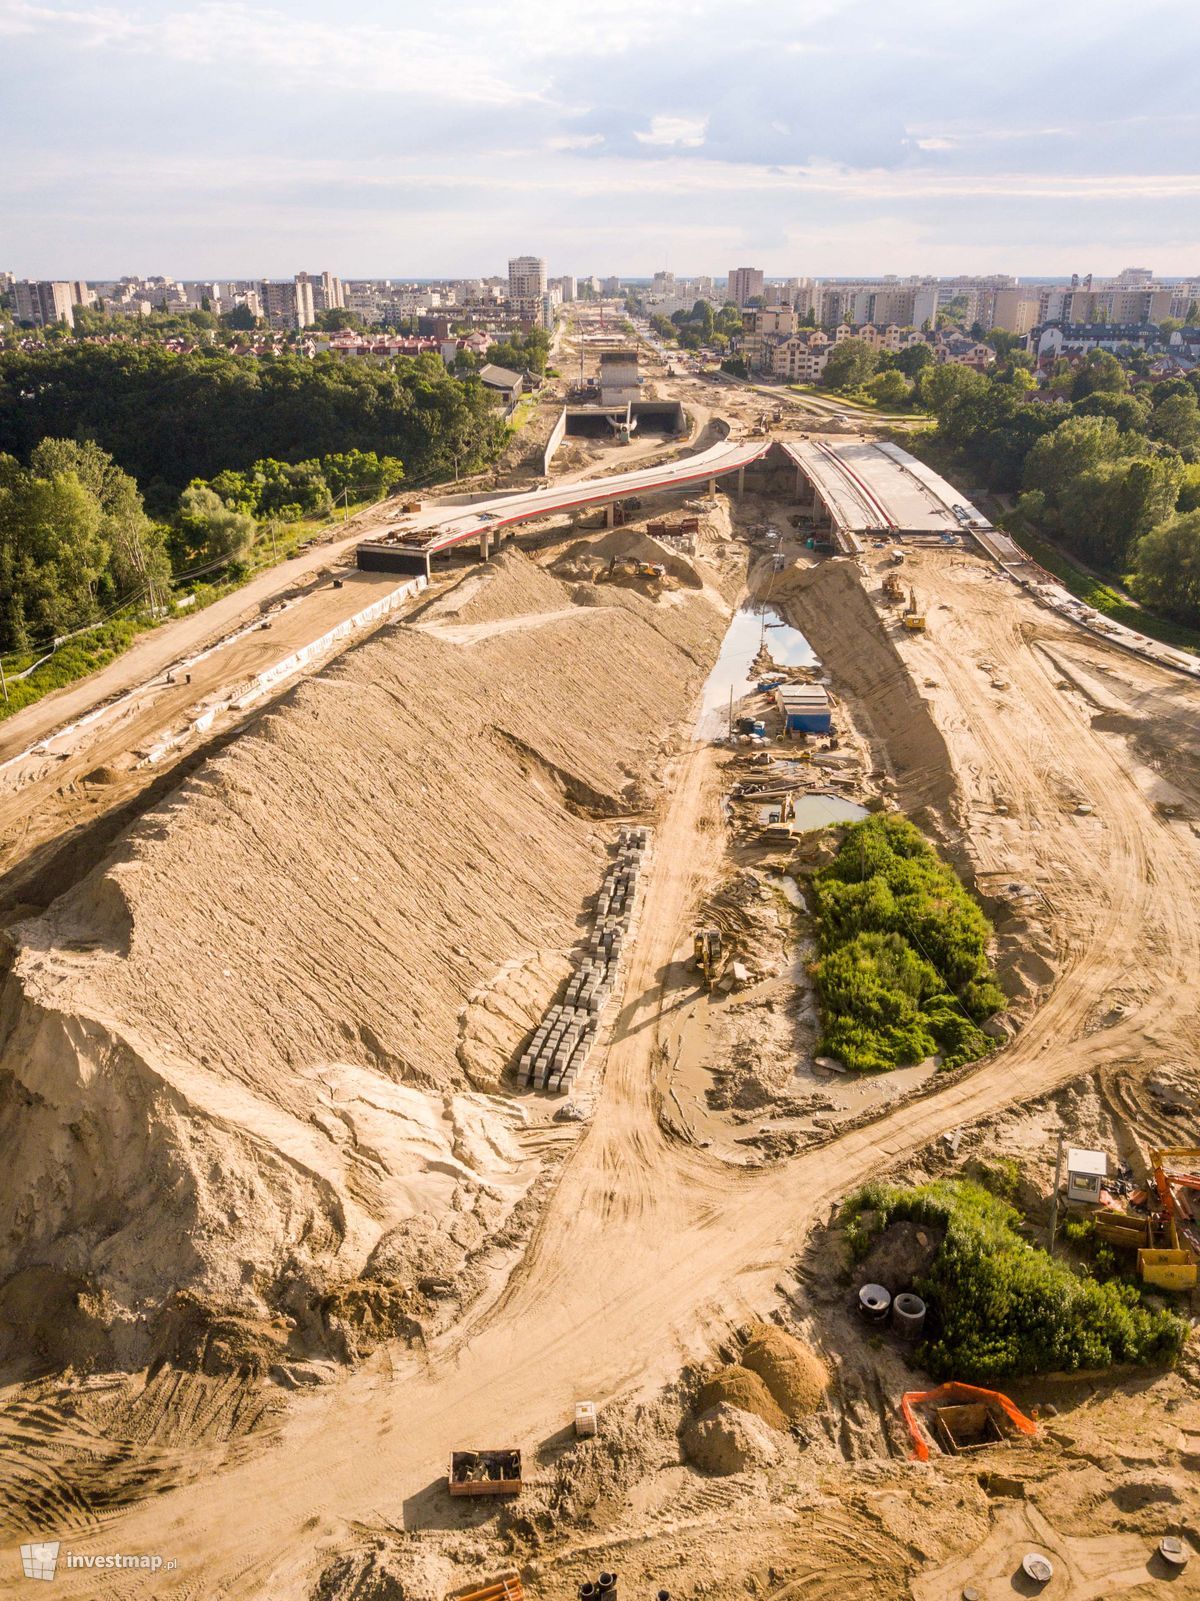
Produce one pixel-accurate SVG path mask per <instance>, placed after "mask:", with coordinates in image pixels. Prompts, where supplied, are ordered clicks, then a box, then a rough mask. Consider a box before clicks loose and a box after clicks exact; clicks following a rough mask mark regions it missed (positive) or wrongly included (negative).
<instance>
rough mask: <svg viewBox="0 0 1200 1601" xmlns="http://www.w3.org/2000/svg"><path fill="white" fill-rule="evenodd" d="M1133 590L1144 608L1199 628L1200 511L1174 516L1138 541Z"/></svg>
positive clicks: (1134, 554)
mask: <svg viewBox="0 0 1200 1601" xmlns="http://www.w3.org/2000/svg"><path fill="white" fill-rule="evenodd" d="M1130 587H1131V588H1132V590H1133V593H1134V594H1135V595H1136V596H1137V598H1138V600H1140V601H1141V602H1142V604H1143V605H1145V606H1149V607H1150V608H1151V609H1152V610H1154V611H1158V612H1162V613H1163V615H1164V616H1166V617H1174V618H1175V619H1176V620H1177V621H1179V622H1181V623H1188V624H1190V625H1191V626H1192V627H1197V626H1200V510H1196V511H1189V512H1186V513H1185V514H1184V515H1183V516H1181V517H1171V518H1169V519H1167V520H1166V521H1165V522H1162V523H1159V524H1158V526H1157V527H1156V528H1152V529H1151V530H1150V532H1149V533H1147V534H1144V535H1143V536H1142V538H1141V539H1139V540H1138V542H1137V544H1136V545H1135V546H1134V548H1133V576H1132V578H1131V579H1130Z"/></svg>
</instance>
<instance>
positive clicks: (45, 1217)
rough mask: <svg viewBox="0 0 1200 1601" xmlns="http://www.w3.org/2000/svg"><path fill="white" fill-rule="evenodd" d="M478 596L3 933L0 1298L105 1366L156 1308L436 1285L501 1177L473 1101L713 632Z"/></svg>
mask: <svg viewBox="0 0 1200 1601" xmlns="http://www.w3.org/2000/svg"><path fill="white" fill-rule="evenodd" d="M485 578H486V581H484V582H480V583H479V584H477V585H475V586H474V588H473V590H472V592H471V593H470V594H468V595H466V596H465V597H460V598H461V599H462V605H461V607H460V610H459V614H458V615H457V616H454V617H451V616H444V617H443V619H442V620H441V621H439V619H438V618H437V617H436V616H434V617H432V618H431V617H430V616H429V615H428V614H427V615H426V617H425V618H423V619H420V620H419V621H418V623H417V625H416V626H413V625H411V624H400V625H396V626H393V627H390V628H387V629H385V630H383V631H381V632H380V633H378V634H376V635H375V636H373V637H372V638H371V639H370V640H368V641H367V642H365V643H364V644H363V645H362V646H360V647H358V648H357V649H355V650H352V651H350V652H348V653H346V654H345V655H343V656H342V657H341V658H339V659H338V660H337V661H336V662H335V663H333V664H331V665H330V666H329V667H327V668H325V669H324V670H323V671H322V672H321V673H320V674H319V675H318V676H317V677H315V678H313V679H311V680H308V681H307V682H305V683H304V684H302V685H300V686H299V687H298V688H297V689H296V691H295V692H294V693H293V694H292V695H290V696H289V697H287V699H286V700H285V701H284V702H283V703H282V705H281V706H280V707H279V708H278V709H277V710H275V711H272V712H271V713H269V714H266V715H264V716H263V717H262V718H261V719H260V720H259V721H258V723H257V724H255V725H253V727H252V728H251V729H250V730H249V731H247V733H245V734H244V735H243V736H242V737H241V738H240V739H238V740H237V741H236V742H235V743H234V744H232V745H231V746H230V747H229V748H228V749H227V750H226V751H224V752H223V753H222V754H221V755H220V756H218V757H216V758H215V759H214V760H212V761H210V762H209V763H207V764H206V765H205V766H204V767H202V768H201V769H200V770H199V771H198V772H197V773H196V774H195V776H194V777H192V778H190V779H188V780H186V781H185V782H184V783H183V784H182V785H181V786H180V788H179V789H178V790H176V791H175V792H173V794H172V795H171V796H170V797H169V798H168V799H167V801H166V802H165V803H163V804H161V805H160V806H159V807H158V808H157V809H156V810H155V811H153V812H150V813H148V814H147V815H145V816H144V817H143V818H142V819H141V820H140V821H139V822H137V823H136V824H135V825H134V826H133V827H132V828H131V829H130V830H129V831H128V832H127V833H126V834H125V835H124V836H122V837H121V838H120V839H119V840H118V841H117V843H116V846H115V847H114V849H113V851H112V852H111V854H110V855H109V857H108V858H107V859H106V860H105V861H103V862H102V863H101V864H100V865H99V866H98V867H97V868H96V869H95V870H94V871H93V872H92V873H91V874H90V875H89V876H88V877H87V878H85V879H83V880H82V882H80V883H79V884H78V885H76V886H75V887H74V888H73V889H71V890H70V891H69V892H68V893H67V894H66V895H64V896H63V897H61V898H60V899H59V900H58V901H57V902H55V903H54V905H53V906H52V907H51V908H50V909H49V910H48V911H47V912H46V913H45V914H44V915H43V916H40V917H38V918H36V919H33V920H31V921H29V922H26V923H24V924H21V925H19V926H18V927H17V928H16V929H15V930H14V933H15V937H16V940H17V949H16V952H15V957H14V961H13V966H12V971H11V973H10V975H9V977H8V980H7V982H6V985H5V988H4V991H3V995H2V996H0V1049H2V1052H3V1054H2V1056H0V1062H2V1067H0V1140H3V1143H4V1148H5V1149H6V1150H7V1151H9V1152H11V1153H14V1156H13V1161H12V1163H11V1165H10V1169H9V1172H8V1174H7V1179H6V1182H5V1184H4V1186H3V1188H2V1190H0V1240H2V1241H3V1246H2V1248H0V1283H2V1282H3V1281H4V1280H5V1279H7V1278H8V1277H9V1276H10V1275H11V1274H13V1273H15V1272H16V1271H18V1270H19V1269H21V1268H24V1267H32V1266H38V1267H43V1268H47V1269H50V1270H52V1271H55V1272H58V1273H62V1274H65V1275H73V1276H74V1277H76V1278H78V1279H81V1280H85V1281H87V1282H88V1283H89V1284H90V1285H93V1286H94V1288H95V1290H96V1291H97V1293H101V1294H103V1295H104V1296H106V1297H107V1302H106V1306H107V1309H108V1313H109V1315H110V1317H111V1326H112V1328H113V1331H114V1334H113V1337H114V1339H115V1341H116V1343H117V1346H118V1347H119V1348H120V1352H121V1354H122V1356H123V1357H125V1358H128V1359H130V1360H133V1359H136V1357H137V1356H138V1354H139V1348H140V1345H144V1343H145V1339H146V1334H145V1317H144V1315H143V1314H144V1312H145V1310H146V1309H147V1308H153V1307H155V1306H156V1305H160V1304H162V1302H163V1301H164V1299H165V1298H167V1297H168V1296H169V1295H170V1294H171V1293H172V1292H174V1291H175V1290H177V1289H179V1288H180V1287H188V1288H190V1289H193V1290H195V1291H197V1292H198V1293H200V1294H201V1295H203V1296H205V1297H208V1298H209V1299H210V1300H211V1301H212V1302H213V1303H214V1304H217V1305H220V1306H221V1307H223V1308H224V1309H225V1310H228V1311H236V1312H238V1313H239V1314H245V1315H252V1316H263V1315H270V1313H271V1312H272V1311H275V1310H278V1309H279V1308H280V1306H281V1305H286V1309H288V1310H294V1309H295V1306H296V1304H297V1301H298V1300H299V1299H302V1298H303V1297H304V1296H305V1295H307V1294H311V1295H314V1296H319V1295H320V1294H321V1293H322V1292H323V1291H324V1290H325V1289H326V1288H327V1287H329V1286H330V1285H331V1284H337V1283H339V1282H341V1283H344V1282H347V1281H351V1280H354V1279H356V1278H358V1276H359V1275H361V1274H362V1273H363V1272H364V1271H375V1272H377V1273H379V1274H387V1275H392V1276H395V1277H396V1278H397V1279H399V1280H402V1281H403V1280H405V1279H406V1277H407V1276H408V1275H410V1274H414V1273H416V1272H417V1271H419V1267H420V1266H421V1265H422V1264H423V1263H424V1261H425V1260H426V1258H427V1257H428V1255H429V1252H430V1250H431V1249H432V1247H431V1244H430V1241H431V1238H436V1240H437V1243H438V1246H439V1253H440V1254H439V1260H438V1261H437V1263H436V1269H435V1270H436V1271H438V1272H447V1271H452V1262H450V1261H447V1260H446V1258H447V1255H449V1256H450V1257H453V1256H454V1253H455V1252H457V1253H458V1259H461V1257H462V1255H463V1253H469V1252H470V1251H471V1250H473V1249H475V1248H476V1247H477V1246H478V1244H479V1243H481V1242H484V1241H486V1240H487V1239H488V1238H489V1237H490V1235H491V1234H492V1233H493V1232H494V1231H495V1229H496V1228H497V1227H498V1226H499V1224H500V1222H501V1221H502V1220H503V1218H504V1217H505V1216H506V1215H507V1214H508V1212H509V1211H511V1209H512V1207H513V1205H515V1203H516V1201H517V1199H519V1197H520V1195H521V1194H523V1193H524V1191H525V1189H526V1188H527V1186H528V1183H529V1182H530V1178H531V1176H532V1175H531V1173H530V1171H528V1170H527V1169H526V1168H525V1166H524V1165H523V1164H522V1162H521V1160H520V1157H519V1152H518V1148H517V1145H516V1144H515V1143H514V1142H515V1141H516V1139H517V1136H518V1135H519V1129H518V1128H517V1127H515V1125H514V1122H513V1115H512V1113H511V1112H510V1111H508V1110H507V1109H506V1108H505V1107H504V1106H502V1105H501V1104H500V1103H498V1102H496V1101H495V1100H494V1099H492V1098H491V1096H490V1095H489V1094H488V1093H486V1092H489V1091H492V1092H494V1091H495V1090H496V1089H497V1087H498V1085H499V1082H500V1075H501V1073H502V1071H503V1070H504V1069H505V1068H506V1066H507V1065H508V1062H509V1059H510V1053H511V1052H512V1051H513V1050H515V1048H516V1046H517V1045H518V1043H519V1041H520V1039H521V1038H522V1036H523V1033H524V1032H525V1030H526V1029H527V1028H528V1027H529V1026H530V1025H531V1023H532V1020H533V1019H534V1017H536V1015H537V1013H538V1012H539V1011H540V1009H541V1008H542V1007H543V1006H544V1005H545V1004H546V1002H547V1001H548V1000H549V998H550V995H551V993H552V991H553V987H554V984H555V982H556V978H557V974H558V972H559V966H558V959H557V957H556V955H555V953H562V952H566V951H568V950H569V949H570V947H571V946H572V945H573V944H574V943H575V941H576V940H577V938H578V935H579V931H580V928H581V926H582V919H583V917H584V914H585V908H586V905H587V902H588V901H589V899H590V897H591V896H592V895H593V894H594V892H595V888H596V885H597V883H598V882H599V879H600V876H601V872H602V867H603V862H604V860H605V846H606V844H607V841H608V839H609V838H610V836H611V834H612V832H613V830H612V825H611V824H609V823H608V822H607V819H608V818H609V817H611V816H612V815H614V814H616V813H617V812H620V811H622V810H625V809H627V808H628V806H629V804H630V800H631V797H637V796H640V795H642V794H644V793H647V792H648V791H649V790H650V789H651V788H652V787H653V785H654V783H655V781H656V780H657V778H658V776H659V773H660V768H661V764H662V761H663V758H664V754H665V752H666V750H667V749H668V748H669V742H670V740H671V738H672V737H673V734H674V732H675V731H676V729H677V728H678V727H679V726H681V725H683V724H684V723H685V722H686V719H687V718H688V716H689V714H690V709H691V705H692V702H693V699H694V696H695V694H696V692H697V690H698V688H699V684H700V682H701V680H702V676H703V673H704V671H705V670H706V668H707V665H708V663H709V662H710V661H711V660H712V658H713V657H714V656H715V654H716V649H717V646H718V642H719V639H720V636H721V634H722V632H723V628H724V622H725V619H724V617H723V616H722V614H721V612H720V611H719V610H718V609H717V608H716V607H715V606H713V605H712V604H710V602H709V600H708V599H707V597H704V596H698V595H697V596H689V597H682V598H681V603H680V604H679V605H677V606H675V607H673V608H671V609H670V611H669V613H662V612H659V611H657V610H656V608H655V607H654V606H653V604H652V603H651V602H649V601H646V600H644V599H643V598H642V597H638V596H635V595H632V594H630V593H629V592H622V593H621V594H619V595H614V596H613V597H611V598H609V597H606V601H605V604H604V605H602V606H599V607H580V606H577V605H575V604H573V589H572V587H571V586H568V585H566V584H563V583H561V582H560V581H559V580H557V579H554V578H552V577H550V576H549V575H548V574H546V573H545V572H543V571H541V570H540V569H539V568H537V567H536V566H535V565H534V564H533V563H532V562H530V561H529V560H527V559H526V558H524V557H522V556H521V555H519V554H517V553H515V552H509V553H506V554H505V555H504V556H503V557H502V558H501V559H500V560H499V561H498V562H497V563H495V565H494V567H493V569H492V570H491V571H490V572H489V573H488V574H487V575H485ZM664 624H667V626H664ZM441 629H445V630H447V631H448V634H449V637H447V634H445V633H442V632H439V630H441ZM470 997H474V1000H471V999H469V998H470ZM472 1091H475V1092H479V1091H482V1092H485V1093H482V1094H478V1093H475V1094H473V1093H470V1092H472ZM443 1219H444V1220H448V1222H447V1223H446V1226H445V1227H443V1226H442V1222H441V1220H443ZM421 1220H424V1221H423V1222H422V1221H421ZM447 1242H448V1244H447ZM451 1248H452V1249H451ZM418 1259H420V1261H418ZM372 1264H374V1265H373V1266H372ZM285 1297H286V1302H285V1299H284V1298H285ZM135 1309H136V1310H135Z"/></svg>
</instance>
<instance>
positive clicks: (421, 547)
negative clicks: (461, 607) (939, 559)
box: [357, 435, 990, 575]
mask: <svg viewBox="0 0 1200 1601" xmlns="http://www.w3.org/2000/svg"><path fill="white" fill-rule="evenodd" d="M762 461H767V462H768V464H769V465H772V466H786V465H789V464H790V465H791V466H792V467H794V468H795V474H796V500H797V501H798V503H799V504H800V505H801V506H802V507H804V506H808V507H811V509H812V513H813V517H814V524H815V526H816V527H817V529H818V530H821V529H827V530H828V532H829V534H830V537H831V540H832V543H833V544H834V546H835V548H836V549H838V550H840V551H842V552H844V553H845V554H847V555H853V554H854V553H856V552H857V551H859V550H861V549H862V539H863V537H864V536H867V537H870V536H880V535H882V536H884V537H886V538H889V539H902V538H904V537H905V536H906V535H908V536H911V535H924V536H927V537H928V536H931V535H947V534H956V533H966V532H977V531H979V530H984V531H986V530H988V529H989V528H990V524H989V523H988V522H987V520H986V519H985V518H983V517H981V516H980V514H979V513H978V512H977V511H976V510H975V508H974V507H973V506H970V505H968V504H967V503H966V502H964V501H963V499H962V497H961V496H960V495H959V493H958V491H957V490H956V489H954V488H953V486H952V485H950V484H948V483H947V482H946V480H945V479H944V478H941V477H940V476H939V475H938V474H937V473H935V472H933V470H932V469H931V468H928V467H926V466H925V465H924V463H922V462H919V461H917V459H916V458H915V457H913V456H910V455H909V454H908V452H907V451H905V450H901V449H900V448H899V446H897V445H891V444H883V443H878V442H874V441H870V440H862V439H846V438H844V437H832V438H829V439H822V438H820V437H819V436H811V435H804V436H802V437H801V438H799V439H789V440H769V439H758V440H733V439H724V440H721V441H719V442H718V443H717V444H715V445H711V446H710V447H709V448H708V449H707V450H702V451H699V452H698V453H696V454H695V455H691V456H684V457H683V458H681V459H680V460H678V461H672V462H667V463H664V464H662V465H660V466H657V467H642V468H634V469H632V470H631V471H629V472H623V473H611V474H608V475H607V476H605V477H601V478H592V479H587V480H585V481H583V482H575V483H570V484H562V485H557V486H555V485H550V486H549V487H548V488H545V489H532V490H519V491H516V492H515V493H510V494H504V495H492V496H483V497H480V498H479V499H477V500H473V501H471V502H469V503H467V504H464V505H463V506H462V507H460V508H455V507H451V506H447V505H446V504H445V502H443V503H442V504H441V505H438V506H435V507H432V508H430V509H429V510H428V511H425V512H420V513H418V514H416V515H415V516H414V517H413V518H412V520H411V521H410V522H408V523H406V525H405V526H404V527H403V528H398V529H395V530H393V531H392V532H391V533H390V534H388V535H386V536H385V537H384V538H382V539H374V540H368V541H366V542H365V543H364V544H362V545H360V546H359V547H358V553H357V555H358V565H359V567H361V568H364V569H368V570H371V569H375V570H378V569H383V570H386V571H392V572H406V573H418V574H419V573H424V574H426V575H428V573H429V564H430V561H431V559H432V557H433V556H435V555H437V554H438V553H439V552H441V551H445V550H451V549H453V548H454V547H455V546H458V545H462V544H466V543H467V542H469V541H472V540H474V541H477V542H478V545H479V555H480V559H481V560H483V561H486V560H487V558H488V556H489V555H490V554H491V552H492V550H493V549H495V548H496V547H498V546H499V545H501V544H502V543H503V542H504V540H505V539H506V538H508V537H509V536H510V534H511V531H512V529H514V528H515V527H516V526H517V525H519V524H520V523H523V522H529V521H531V520H532V519H534V518H537V517H546V516H549V515H551V514H553V513H555V512H563V511H573V510H575V509H576V508H577V507H580V506H601V505H607V506H608V507H610V508H611V507H612V505H613V503H614V502H615V501H618V500H622V499H624V498H626V497H627V496H630V495H636V496H638V497H639V499H640V498H642V497H643V496H646V495H653V494H662V493H670V492H671V491H676V492H678V491H679V490H686V489H687V488H689V487H690V486H693V485H697V484H703V485H704V486H705V487H706V488H709V489H715V488H716V485H717V483H718V481H719V480H721V479H724V478H728V477H730V476H731V475H733V474H736V475H737V488H738V491H739V492H740V491H741V490H742V489H743V488H744V487H745V480H746V469H747V467H751V466H753V465H754V464H755V463H757V462H762ZM609 520H610V524H611V520H612V514H611V510H610V514H609Z"/></svg>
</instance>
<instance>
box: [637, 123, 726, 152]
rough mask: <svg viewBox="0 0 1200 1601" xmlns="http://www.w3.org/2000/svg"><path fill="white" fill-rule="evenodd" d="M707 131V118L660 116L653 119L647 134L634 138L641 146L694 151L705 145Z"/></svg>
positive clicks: (640, 134) (639, 134) (638, 134)
mask: <svg viewBox="0 0 1200 1601" xmlns="http://www.w3.org/2000/svg"><path fill="white" fill-rule="evenodd" d="M707 131H708V118H707V117H671V116H659V117H651V118H650V127H649V128H648V129H647V130H646V132H644V133H635V134H634V138H635V139H636V140H637V141H638V142H639V144H644V145H674V146H675V147H676V148H677V149H681V150H694V149H695V148H696V146H697V145H702V144H703V143H704V135H705V134H706V133H707Z"/></svg>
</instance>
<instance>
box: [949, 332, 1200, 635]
mask: <svg viewBox="0 0 1200 1601" xmlns="http://www.w3.org/2000/svg"><path fill="white" fill-rule="evenodd" d="M930 377H931V380H936V381H937V382H936V384H931V387H930V390H929V394H928V404H929V406H930V409H931V410H932V411H933V412H934V413H935V414H936V416H937V436H936V437H937V441H938V443H939V444H940V445H942V446H944V447H946V448H947V449H948V450H949V451H950V452H951V453H952V454H953V456H954V457H956V458H957V459H958V460H959V461H960V462H961V463H962V464H963V465H964V466H965V467H966V468H967V469H968V470H969V471H970V472H971V474H972V475H973V476H974V477H976V478H978V479H979V480H981V481H982V482H983V483H985V484H986V485H987V487H988V488H989V489H992V490H995V491H997V492H1000V493H1008V494H1015V495H1016V496H1017V500H1016V503H1015V505H1014V507H1013V508H1012V510H1011V511H1009V512H1008V513H1007V514H1006V515H1005V516H1004V518H1003V519H1002V520H1003V522H1004V526H1005V527H1006V528H1008V529H1009V531H1010V532H1012V533H1013V534H1014V535H1015V536H1016V537H1017V538H1018V539H1019V538H1020V536H1021V534H1022V533H1031V534H1035V535H1041V536H1044V537H1047V538H1050V539H1053V540H1057V541H1059V542H1060V543H1061V544H1062V545H1063V546H1065V547H1066V548H1067V549H1068V550H1070V551H1073V552H1074V553H1075V554H1076V555H1077V556H1079V557H1080V558H1081V559H1082V560H1083V561H1085V562H1086V563H1088V564H1089V565H1091V566H1093V567H1095V568H1097V569H1098V570H1099V571H1101V572H1103V573H1107V574H1115V575H1117V576H1118V577H1121V578H1123V579H1124V580H1125V582H1126V583H1127V584H1128V587H1129V588H1130V590H1131V591H1132V593H1133V594H1134V595H1135V596H1136V598H1137V599H1139V600H1140V601H1142V602H1143V603H1144V604H1145V605H1146V606H1148V607H1150V608H1151V609H1152V610H1154V611H1155V612H1158V613H1160V614H1161V615H1163V616H1165V617H1169V618H1171V619H1173V620H1174V621H1176V622H1180V623H1184V624H1187V625H1190V626H1192V627H1196V626H1200V374H1194V373H1193V374H1190V375H1189V376H1188V377H1187V378H1186V379H1180V378H1176V379H1169V380H1165V381H1162V382H1159V383H1154V384H1150V383H1146V384H1139V385H1138V386H1137V387H1136V388H1135V387H1131V385H1130V380H1129V374H1128V372H1127V371H1126V368H1125V366H1124V365H1123V364H1122V363H1121V362H1120V361H1118V360H1117V358H1116V357H1115V356H1113V355H1112V354H1110V353H1109V352H1108V351H1094V352H1092V353H1091V355H1089V357H1088V358H1087V360H1086V361H1085V362H1083V363H1082V364H1080V365H1079V366H1077V367H1072V368H1069V369H1068V370H1066V371H1063V372H1061V373H1058V374H1052V375H1051V377H1052V385H1053V387H1052V389H1051V392H1050V394H1049V395H1048V396H1045V397H1040V398H1039V399H1037V400H1033V399H1031V398H1030V397H1029V395H1028V392H1027V391H1024V390H1022V389H1020V388H1018V387H1016V386H1014V385H1013V384H1011V383H1007V382H1005V381H1004V376H1003V373H1002V372H1001V373H997V374H996V375H995V376H985V375H983V374H981V373H976V372H972V371H970V370H969V369H967V368H962V367H942V368H937V369H934V370H933V371H932V372H931V374H930Z"/></svg>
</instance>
